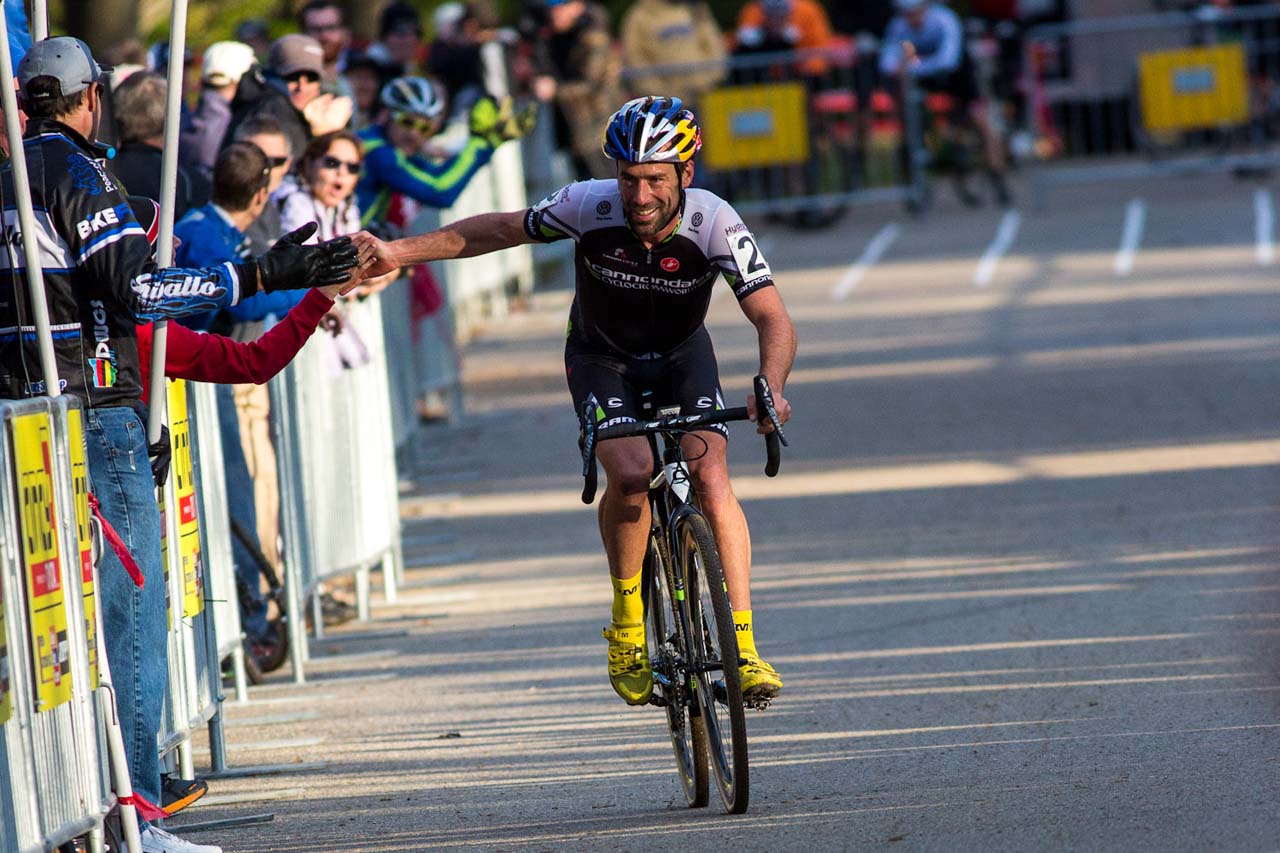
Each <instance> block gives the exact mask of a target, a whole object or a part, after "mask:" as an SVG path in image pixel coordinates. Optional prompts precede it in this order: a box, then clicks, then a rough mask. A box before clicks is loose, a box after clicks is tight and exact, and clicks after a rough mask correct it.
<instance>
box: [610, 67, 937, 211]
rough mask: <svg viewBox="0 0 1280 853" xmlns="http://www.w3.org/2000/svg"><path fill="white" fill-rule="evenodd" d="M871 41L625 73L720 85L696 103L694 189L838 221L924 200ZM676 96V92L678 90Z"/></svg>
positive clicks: (910, 135) (907, 127)
mask: <svg viewBox="0 0 1280 853" xmlns="http://www.w3.org/2000/svg"><path fill="white" fill-rule="evenodd" d="M878 59H879V55H878V51H877V50H876V49H875V47H874V45H873V44H871V43H859V44H856V45H855V44H853V43H847V44H840V45H837V46H834V47H832V48H829V49H822V50H805V51H794V52H779V53H758V54H753V53H747V54H742V55H736V56H731V57H729V58H728V60H726V61H725V62H714V63H706V62H690V63H682V64H678V65H662V66H651V67H645V68H642V69H629V70H628V72H627V76H628V78H645V79H648V78H667V79H676V80H678V79H680V78H681V77H682V76H687V75H690V74H696V75H706V76H714V74H715V72H716V71H717V69H721V70H723V74H724V77H723V79H722V82H721V83H720V84H719V85H718V86H716V87H715V88H714V89H712V90H711V91H709V92H706V93H703V94H698V95H697V99H696V101H695V102H692V104H691V105H692V106H693V108H694V110H695V111H696V113H697V115H698V121H699V124H700V125H701V128H702V141H703V148H702V154H701V155H700V157H699V161H698V165H699V169H700V171H699V173H698V174H699V175H701V176H702V177H701V178H700V179H699V180H698V181H697V183H698V184H699V185H702V186H706V187H708V188H709V189H711V190H713V191H715V192H716V193H718V194H719V195H721V196H723V197H724V198H725V199H726V200H727V201H729V202H731V203H732V204H733V205H734V207H735V209H737V210H738V211H739V212H741V213H744V214H758V213H767V214H793V215H794V216H795V222H796V224H798V225H802V226H805V225H808V226H821V225H826V224H830V223H831V222H834V221H835V219H836V218H838V217H839V215H840V214H841V213H842V212H843V211H844V209H845V208H846V207H847V206H848V205H853V204H864V203H880V202H903V203H906V202H910V201H912V200H915V199H920V198H922V197H923V181H924V174H923V170H922V168H920V166H921V165H922V163H923V155H922V152H921V148H922V142H921V134H920V128H919V122H917V121H915V116H914V115H913V111H911V110H906V111H905V113H906V114H905V115H904V114H903V112H904V111H903V110H902V108H901V100H902V99H901V98H898V97H896V94H894V93H891V91H890V87H896V85H897V82H896V80H893V81H880V80H879V79H878V71H877V66H876V63H877V62H878ZM675 94H677V95H678V94H680V93H679V91H678V90H677V91H676V92H675Z"/></svg>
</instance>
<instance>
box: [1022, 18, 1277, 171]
mask: <svg viewBox="0 0 1280 853" xmlns="http://www.w3.org/2000/svg"><path fill="white" fill-rule="evenodd" d="M1023 49H1024V73H1025V79H1024V82H1023V86H1024V90H1025V92H1026V94H1027V97H1028V103H1029V109H1028V114H1029V120H1030V121H1031V124H1032V130H1033V133H1034V136H1035V147H1036V151H1037V153H1038V155H1039V157H1038V159H1037V160H1036V161H1035V162H1034V163H1033V168H1034V170H1033V173H1032V174H1033V179H1034V182H1035V184H1036V185H1037V187H1038V188H1040V189H1043V188H1046V187H1049V186H1052V185H1056V184H1071V183H1089V182H1098V181H1109V180H1115V179H1120V178H1151V177H1159V176H1162V175H1168V174H1176V173H1187V172H1202V171H1231V170H1240V169H1258V168H1266V167H1269V166H1272V165H1276V164H1277V163H1280V149H1278V148H1277V145H1276V142H1277V136H1278V134H1280V96H1278V92H1280V90H1278V89H1277V86H1276V80H1277V79H1278V78H1280V7H1277V6H1276V5H1275V4H1268V5H1265V6H1256V7H1246V8H1239V9H1232V10H1226V11H1220V10H1217V9H1201V10H1196V11H1188V12H1168V13H1163V14H1156V15H1143V16H1133V17H1118V18H1101V19H1091V20H1082V21H1075V22H1071V23H1066V24H1048V25H1041V26H1037V27H1033V28H1031V29H1030V30H1029V31H1028V32H1027V34H1026V38H1025V41H1024V45H1023Z"/></svg>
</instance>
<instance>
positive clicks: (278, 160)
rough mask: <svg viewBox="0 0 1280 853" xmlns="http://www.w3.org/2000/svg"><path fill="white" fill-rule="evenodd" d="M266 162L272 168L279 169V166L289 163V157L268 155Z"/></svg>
mask: <svg viewBox="0 0 1280 853" xmlns="http://www.w3.org/2000/svg"><path fill="white" fill-rule="evenodd" d="M267 162H268V163H269V164H270V166H271V168H272V169H279V168H280V167H281V166H287V165H289V158H288V157H268V158H267Z"/></svg>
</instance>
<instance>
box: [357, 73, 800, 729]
mask: <svg viewBox="0 0 1280 853" xmlns="http://www.w3.org/2000/svg"><path fill="white" fill-rule="evenodd" d="M700 147H701V135H700V132H699V128H698V124H697V120H696V119H695V118H694V116H693V113H691V112H690V111H689V110H686V109H684V107H683V105H682V104H681V102H680V100H679V99H677V98H667V97H653V96H650V97H644V98H637V99H635V100H633V101H629V102H627V103H626V104H625V105H624V106H623V107H622V108H621V109H620V110H618V111H617V112H616V113H614V115H613V117H612V118H611V119H610V120H609V123H608V126H607V127H606V129H605V135H604V153H605V155H606V156H607V157H609V158H610V159H612V160H614V161H615V167H616V175H617V177H616V179H613V180H593V181H582V182H580V183H575V184H570V185H569V186H567V187H565V188H564V189H562V190H559V191H557V192H555V193H553V194H552V195H551V196H550V197H548V198H547V199H545V200H544V201H541V202H539V203H538V204H536V205H534V206H533V207H531V208H529V209H528V210H522V211H515V212H512V213H486V214H481V215H479V216H473V217H471V218H469V219H463V220H461V221H459V222H455V223H452V224H450V225H447V226H445V227H444V228H442V229H440V230H439V231H434V232H431V233H429V234H423V235H420V236H416V237H406V238H404V239H402V240H396V241H394V242H391V243H384V242H383V241H381V240H378V239H377V238H375V237H373V236H372V235H368V234H360V235H357V236H356V238H355V240H356V243H357V245H358V246H360V252H361V258H362V263H364V264H365V266H366V270H365V274H366V275H379V274H382V273H385V272H388V271H390V270H393V269H395V268H396V267H398V266H400V265H403V264H412V263H421V262H422V261H428V260H440V259H446V258H460V257H472V256H475V255H482V254H486V253H488V252H493V251H497V250H499V249H505V248H509V247H511V246H516V245H520V244H523V243H535V242H541V243H549V242H552V241H555V240H563V239H572V240H574V241H575V242H576V244H577V247H576V252H575V268H576V279H577V282H576V284H577V289H576V293H575V296H574V301H573V305H572V307H571V308H570V315H569V332H568V340H567V342H566V345H565V372H566V374H567V377H568V383H569V390H570V393H571V394H572V396H573V401H574V410H575V412H580V411H582V407H583V404H584V403H587V402H591V403H594V407H593V408H594V410H595V411H596V412H597V421H598V424H597V426H598V427H601V428H603V427H605V426H609V425H611V424H615V423H623V422H626V421H634V420H637V419H638V418H640V417H647V415H645V414H643V413H644V411H645V410H644V409H643V408H642V397H643V394H644V392H646V391H652V392H654V394H656V395H658V398H657V399H656V400H654V402H655V403H656V404H657V405H659V406H665V405H674V404H679V406H680V408H681V410H682V412H683V413H685V414H695V413H697V412H698V411H700V410H704V411H705V410H711V409H719V408H724V407H725V403H724V399H723V395H722V394H721V391H720V380H719V376H718V369H717V367H716V359H715V353H714V351H713V350H712V347H711V339H710V337H709V335H708V334H707V329H706V327H705V326H704V324H703V320H704V318H705V317H706V314H707V308H708V305H709V303H710V301H711V295H712V290H713V287H714V285H715V283H716V281H717V280H718V279H719V278H720V276H721V275H723V276H724V277H725V279H726V280H727V282H728V283H729V286H730V288H732V290H733V292H734V295H735V296H736V297H737V299H738V304H739V306H740V307H741V308H742V311H743V313H744V314H746V316H747V319H748V320H749V321H750V322H751V323H752V324H753V325H754V326H755V327H756V331H757V336H758V339H759V348H760V370H759V371H758V372H759V373H763V374H764V375H765V376H766V377H767V378H768V380H769V384H770V386H772V388H773V389H774V392H775V403H776V406H777V411H778V418H779V420H780V421H781V422H784V423H785V422H786V421H787V420H788V419H789V418H790V415H791V407H790V404H788V403H787V401H786V400H785V399H784V397H783V395H782V391H783V387H784V385H785V383H786V379H787V376H788V375H789V374H790V372H791V365H792V362H793V361H794V359H795V349H796V338H795V329H794V327H793V326H792V324H791V318H790V317H789V316H788V315H787V310H786V308H785V306H784V305H783V304H782V299H781V297H780V296H779V295H778V291H777V289H776V288H775V287H774V286H773V274H772V272H771V270H770V269H769V265H768V263H766V262H765V260H764V257H763V256H762V255H761V254H760V248H759V246H758V245H757V244H756V241H755V238H754V237H753V236H752V235H751V232H750V231H748V230H747V226H746V225H745V224H744V223H743V222H742V219H741V218H740V217H739V216H738V214H737V213H736V212H735V211H734V210H733V208H732V207H730V206H729V204H728V203H726V202H725V201H724V200H722V199H720V198H718V197H717V196H715V195H713V194H712V193H710V192H707V191H706V190H700V189H690V184H691V182H692V180H693V173H694V155H695V154H697V152H698V149H699V148H700ZM644 399H645V400H647V399H648V398H644ZM747 406H748V408H749V409H750V410H751V411H752V413H753V415H754V414H755V398H754V397H749V399H748V401H747ZM753 419H755V418H753ZM771 429H772V425H771V424H769V423H768V422H767V419H766V421H765V423H763V424H761V425H760V427H759V431H761V432H766V431H768V430H771ZM727 441H728V439H727V433H726V432H725V430H724V427H723V426H722V425H716V426H711V427H707V428H706V429H704V430H701V431H699V432H697V433H696V434H690V435H687V436H685V438H684V442H685V449H686V454H687V457H688V460H689V467H690V474H691V476H692V477H693V480H694V484H695V487H696V489H697V492H698V496H699V498H700V502H701V508H702V510H703V513H704V514H705V515H706V516H707V518H708V520H709V521H710V522H711V526H712V529H713V530H714V532H715V535H716V541H717V543H718V546H719V550H720V556H721V562H722V564H723V568H724V573H725V578H726V581H727V583H728V587H729V599H730V602H731V603H732V605H733V610H734V624H735V626H736V628H737V633H738V647H739V652H740V655H741V657H742V658H743V659H744V661H745V662H744V663H743V664H742V666H741V667H740V671H741V676H742V692H743V699H744V701H746V702H748V703H756V702H761V701H764V700H768V699H771V698H773V697H774V696H776V695H777V694H778V692H779V691H780V690H781V689H782V679H781V678H780V677H779V675H778V673H777V671H776V670H775V669H774V668H773V667H772V666H770V665H769V664H768V663H766V662H765V661H764V660H763V659H762V658H761V657H760V654H759V652H758V651H757V650H756V643H755V636H754V631H753V624H752V613H751V591H750V576H751V543H750V533H749V531H748V529H747V522H746V519H745V517H744V516H743V513H742V508H741V506H740V505H739V504H738V500H737V498H736V497H735V496H734V494H733V489H732V488H731V486H730V484H729V473H728V467H727V465H726V461H725V452H726V447H727ZM597 453H598V458H599V460H600V462H601V464H603V465H604V469H605V473H606V476H607V486H606V488H605V491H604V494H603V496H602V497H601V500H600V508H599V522H600V532H601V536H602V538H603V540H604V545H605V553H606V555H607V557H608V562H609V573H610V575H611V577H612V580H613V588H614V600H613V610H612V624H611V625H610V626H609V627H608V628H606V629H605V631H604V636H605V638H606V639H608V640H609V648H608V669H609V680H610V682H611V683H612V685H613V688H614V690H615V691H616V692H617V693H618V695H619V696H621V697H622V698H623V699H624V700H626V702H627V703H628V704H632V705H642V704H645V703H647V702H648V701H649V697H650V695H651V694H652V691H653V675H652V672H651V671H650V666H649V655H648V649H647V648H646V640H645V630H644V625H643V621H644V606H643V603H642V601H641V596H640V595H639V594H638V587H639V581H640V569H641V565H642V563H643V561H644V556H645V551H646V549H647V547H648V534H649V517H648V516H649V506H648V502H647V494H648V487H649V475H650V462H651V459H650V455H649V448H648V444H647V442H646V440H645V439H644V438H624V439H617V440H614V441H607V442H603V443H601V444H600V446H599V448H598V451H597Z"/></svg>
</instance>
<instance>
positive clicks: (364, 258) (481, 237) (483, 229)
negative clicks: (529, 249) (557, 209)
mask: <svg viewBox="0 0 1280 853" xmlns="http://www.w3.org/2000/svg"><path fill="white" fill-rule="evenodd" d="M524 218H525V211H523V210H520V211H515V212H512V213H481V214H479V215H477V216H471V217H468V218H466V219H460V220H458V221H457V222H452V223H450V224H448V225H446V226H444V227H443V228H441V229H439V230H437V231H430V232H428V233H426V234H417V235H414V236H412V237H403V238H401V239H399V240H391V241H389V242H388V241H384V240H379V239H378V238H377V237H375V236H373V235H372V234H370V233H368V232H367V231H361V232H360V233H359V234H356V235H355V236H354V237H352V238H351V239H352V242H354V243H355V244H356V248H357V249H358V250H359V252H360V266H361V269H362V271H363V274H364V276H365V277H366V278H373V277H375V276H379V275H384V274H385V273H389V272H393V271H395V270H397V269H399V268H400V267H402V266H407V265H409V264H421V263H425V262H426V261H442V260H448V259H451V258H473V257H475V256H476V255H487V254H489V253H490V252H496V251H498V250H500V249H509V248H511V247H512V246H519V245H521V244H523V243H532V242H534V239H533V238H532V237H530V236H529V235H528V234H527V233H526V232H525V229H524Z"/></svg>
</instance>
